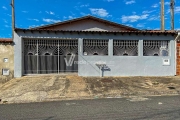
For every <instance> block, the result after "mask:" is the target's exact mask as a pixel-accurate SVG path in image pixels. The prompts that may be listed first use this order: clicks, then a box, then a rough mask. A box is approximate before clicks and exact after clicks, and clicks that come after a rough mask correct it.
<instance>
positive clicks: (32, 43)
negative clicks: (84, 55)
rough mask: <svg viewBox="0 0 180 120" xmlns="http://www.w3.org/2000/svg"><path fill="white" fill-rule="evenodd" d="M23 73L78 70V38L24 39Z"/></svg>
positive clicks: (56, 72) (55, 72) (51, 72)
mask: <svg viewBox="0 0 180 120" xmlns="http://www.w3.org/2000/svg"><path fill="white" fill-rule="evenodd" d="M23 55H24V74H53V73H54V74H58V73H63V72H77V71H78V64H77V63H78V62H77V61H78V40H67V39H63V40H52V39H45V40H44V39H24V54H23Z"/></svg>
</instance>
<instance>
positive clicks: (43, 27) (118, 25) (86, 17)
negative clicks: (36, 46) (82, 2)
mask: <svg viewBox="0 0 180 120" xmlns="http://www.w3.org/2000/svg"><path fill="white" fill-rule="evenodd" d="M86 19H92V20H95V21H99V22H102V23H106V24H111V25H115V26H117V27H122V28H125V29H128V30H138V29H136V28H133V27H129V26H125V25H122V24H119V23H115V22H112V21H108V20H105V19H101V18H98V17H94V16H90V15H88V16H84V17H80V18H76V19H72V20H67V21H63V22H58V23H54V24H49V25H44V26H39V27H35V28H31V29H47V28H48V27H52V26H57V25H63V24H67V23H72V22H76V21H80V20H86Z"/></svg>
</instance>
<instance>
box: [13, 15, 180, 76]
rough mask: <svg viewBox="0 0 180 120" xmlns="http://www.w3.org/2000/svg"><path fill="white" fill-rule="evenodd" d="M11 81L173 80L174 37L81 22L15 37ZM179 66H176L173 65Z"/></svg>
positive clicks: (91, 20)
mask: <svg viewBox="0 0 180 120" xmlns="http://www.w3.org/2000/svg"><path fill="white" fill-rule="evenodd" d="M14 35H15V36H14V76H15V77H21V76H23V75H27V74H60V73H72V72H75V73H78V75H79V76H174V75H176V72H177V73H178V71H177V70H176V56H175V37H176V36H177V32H174V31H164V32H162V31H158V30H138V29H136V28H132V27H128V26H125V25H121V24H117V23H114V22H111V21H107V20H103V19H100V18H96V17H93V16H86V17H82V18H77V19H73V20H68V21H65V22H59V23H55V24H50V25H46V26H41V27H37V28H32V29H20V28H16V29H15V33H14ZM178 64H179V63H178Z"/></svg>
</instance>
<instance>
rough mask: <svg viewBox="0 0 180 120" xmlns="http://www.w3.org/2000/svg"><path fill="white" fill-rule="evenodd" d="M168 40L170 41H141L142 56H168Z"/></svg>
mask: <svg viewBox="0 0 180 120" xmlns="http://www.w3.org/2000/svg"><path fill="white" fill-rule="evenodd" d="M169 42H170V41H160V40H156V41H152V40H151V41H149V40H145V41H143V55H144V56H169Z"/></svg>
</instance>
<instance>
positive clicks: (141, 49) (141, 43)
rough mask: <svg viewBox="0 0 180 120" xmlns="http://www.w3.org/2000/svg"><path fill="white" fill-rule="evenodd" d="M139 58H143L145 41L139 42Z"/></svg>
mask: <svg viewBox="0 0 180 120" xmlns="http://www.w3.org/2000/svg"><path fill="white" fill-rule="evenodd" d="M138 56H141V57H143V40H139V43H138Z"/></svg>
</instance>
